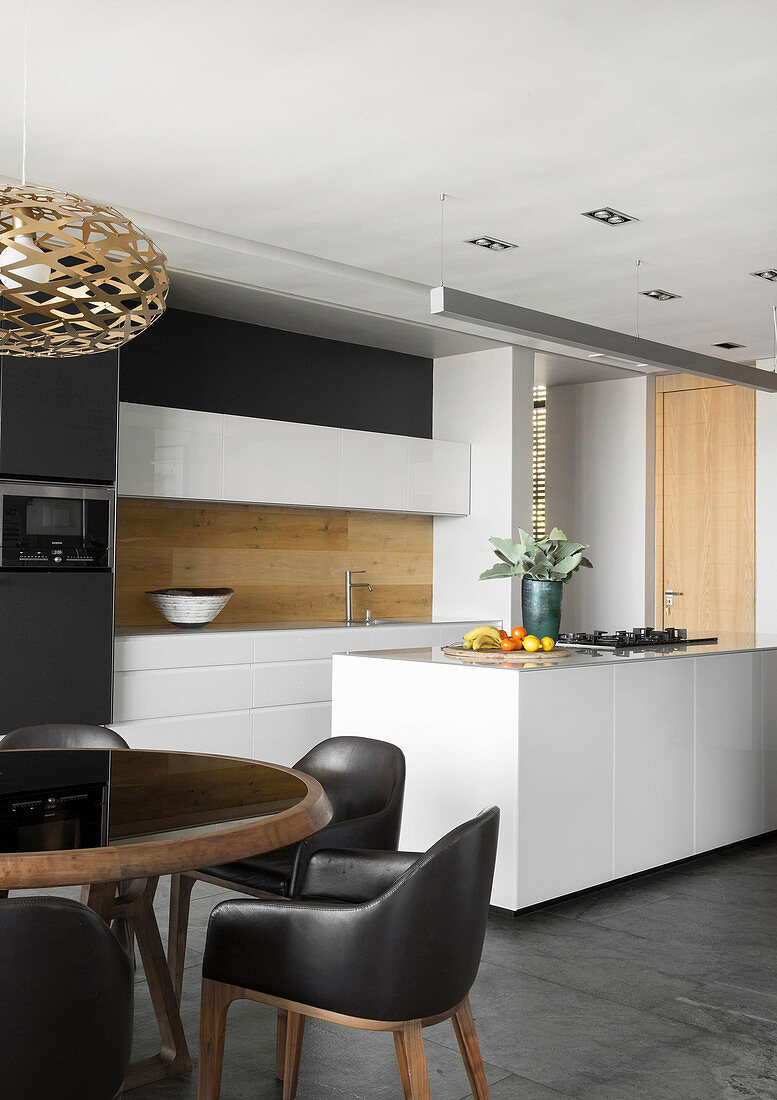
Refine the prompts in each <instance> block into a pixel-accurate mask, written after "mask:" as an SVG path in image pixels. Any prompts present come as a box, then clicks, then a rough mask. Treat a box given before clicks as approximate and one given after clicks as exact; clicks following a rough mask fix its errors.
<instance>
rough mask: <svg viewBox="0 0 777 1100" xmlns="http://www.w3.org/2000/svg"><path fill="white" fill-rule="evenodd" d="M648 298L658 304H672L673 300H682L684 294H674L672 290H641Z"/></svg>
mask: <svg viewBox="0 0 777 1100" xmlns="http://www.w3.org/2000/svg"><path fill="white" fill-rule="evenodd" d="M640 294H643V295H644V296H645V297H646V298H654V299H655V301H657V302H670V301H671V300H672V298H682V294H672V292H671V290H640Z"/></svg>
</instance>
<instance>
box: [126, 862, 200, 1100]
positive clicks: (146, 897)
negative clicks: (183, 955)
mask: <svg viewBox="0 0 777 1100" xmlns="http://www.w3.org/2000/svg"><path fill="white" fill-rule="evenodd" d="M156 884H157V879H149V881H148V886H147V888H146V890H145V891H144V892H143V894H142V895H141V897H140V898H139V899H138V900H137V901H135V902H133V903H131V904H130V906H129V912H128V914H127V915H128V916H129V918H130V925H131V927H132V930H133V931H134V933H135V938H136V939H137V942H138V948H139V950H140V958H141V961H142V963H143V969H144V970H145V972H146V980H147V982H148V991H149V993H150V994H151V1003H152V1004H153V1006H154V1013H155V1015H156V1020H157V1025H158V1027H159V1034H160V1035H161V1037H162V1046H161V1048H160V1050H159V1052H158V1053H157V1054H154V1055H152V1057H150V1058H144V1059H143V1060H142V1061H140V1062H133V1063H132V1065H131V1066H130V1068H129V1071H128V1073H127V1078H126V1080H125V1082H124V1089H125V1091H126V1090H128V1089H134V1088H138V1087H139V1086H140V1085H147V1084H150V1083H151V1082H152V1081H158V1080H160V1079H161V1078H162V1077H173V1076H175V1075H176V1074H179V1073H189V1072H191V1068H192V1060H191V1057H190V1056H189V1047H188V1044H187V1042H186V1034H185V1032H184V1030H183V1024H182V1023H181V1013H180V1011H179V1008H178V1001H177V1000H176V996H175V990H174V988H173V983H172V980H171V978H170V971H169V969H168V966H167V959H166V957H165V951H164V947H163V946H162V939H161V936H160V935H159V926H158V924H157V921H156V917H155V915H154V907H153V901H154V893H155V892H156Z"/></svg>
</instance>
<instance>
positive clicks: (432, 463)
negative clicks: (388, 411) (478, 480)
mask: <svg viewBox="0 0 777 1100" xmlns="http://www.w3.org/2000/svg"><path fill="white" fill-rule="evenodd" d="M407 442H408V501H407V508H408V511H409V512H423V513H425V514H427V515H429V514H435V513H436V514H442V515H453V516H465V515H468V514H469V464H470V445H469V443H451V442H449V441H448V440H445V439H408V441H407Z"/></svg>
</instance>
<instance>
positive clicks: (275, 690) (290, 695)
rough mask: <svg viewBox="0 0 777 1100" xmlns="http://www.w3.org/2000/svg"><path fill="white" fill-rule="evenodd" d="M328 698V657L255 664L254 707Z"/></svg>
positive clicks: (318, 701) (322, 700)
mask: <svg viewBox="0 0 777 1100" xmlns="http://www.w3.org/2000/svg"><path fill="white" fill-rule="evenodd" d="M331 698H332V662H331V660H326V661H287V662H278V663H277V664H268V665H254V700H253V705H254V706H255V707H279V706H283V705H284V704H286V703H321V702H324V701H325V700H328V699H331Z"/></svg>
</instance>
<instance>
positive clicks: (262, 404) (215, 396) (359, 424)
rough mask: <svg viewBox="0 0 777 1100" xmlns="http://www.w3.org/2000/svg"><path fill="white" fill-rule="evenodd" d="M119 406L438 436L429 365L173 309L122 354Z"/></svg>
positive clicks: (409, 357)
mask: <svg viewBox="0 0 777 1100" xmlns="http://www.w3.org/2000/svg"><path fill="white" fill-rule="evenodd" d="M120 396H121V400H122V401H134V402H137V403H139V404H143V405H163V406H166V407H169V408H179V409H199V410H202V411H205V412H220V413H231V414H233V415H236V416H257V417H264V418H265V419H267V420H287V421H293V422H296V423H298V424H325V425H328V426H330V427H334V428H355V429H360V430H362V431H369V432H388V433H391V434H395V435H413V436H420V437H424V438H431V435H432V360H431V359H424V358H421V357H420V356H416V355H404V354H402V353H401V352H395V351H386V350H384V349H382V348H370V347H365V346H363V345H361V344H345V343H342V342H340V341H337V340H322V339H320V338H319V337H317V336H304V335H301V334H299V333H294V332H282V331H281V330H280V329H272V328H264V327H262V326H260V325H249V324H245V323H244V322H241V321H227V320H224V319H223V318H221V317H211V316H208V315H206V314H202V313H189V312H187V311H184V310H178V309H170V310H168V311H167V313H166V314H165V315H164V317H161V318H160V319H159V321H158V322H157V323H156V324H155V325H153V326H152V328H150V329H149V331H148V332H146V333H144V334H143V335H142V336H140V337H139V338H138V339H136V340H132V341H130V343H128V344H126V345H125V346H124V347H123V348H122V349H121V388H120Z"/></svg>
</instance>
